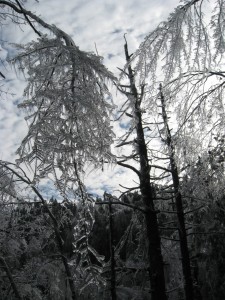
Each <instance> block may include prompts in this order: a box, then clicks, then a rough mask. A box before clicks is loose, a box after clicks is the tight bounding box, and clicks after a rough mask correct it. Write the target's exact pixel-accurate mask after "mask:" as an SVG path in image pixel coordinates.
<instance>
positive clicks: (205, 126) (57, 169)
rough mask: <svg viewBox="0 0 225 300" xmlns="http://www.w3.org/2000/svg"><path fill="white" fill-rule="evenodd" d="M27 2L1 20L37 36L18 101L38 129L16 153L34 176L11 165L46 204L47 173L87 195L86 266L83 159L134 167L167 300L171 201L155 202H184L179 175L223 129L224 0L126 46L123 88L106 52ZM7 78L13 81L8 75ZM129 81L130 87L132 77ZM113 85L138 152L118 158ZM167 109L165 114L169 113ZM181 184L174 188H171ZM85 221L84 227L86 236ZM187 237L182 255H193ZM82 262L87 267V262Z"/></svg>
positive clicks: (154, 286) (190, 5) (158, 290)
mask: <svg viewBox="0 0 225 300" xmlns="http://www.w3.org/2000/svg"><path fill="white" fill-rule="evenodd" d="M25 5H26V1H21V2H20V1H17V0H16V1H1V0H0V9H1V14H0V16H1V19H2V20H4V19H7V18H9V19H11V20H12V21H13V22H16V23H18V24H19V23H20V22H21V20H22V22H26V23H27V24H28V25H29V26H30V27H31V28H32V30H34V32H35V33H36V34H37V37H38V38H37V40H35V41H31V42H30V43H28V44H26V45H17V49H18V52H17V55H16V57H14V59H13V62H15V64H16V66H17V67H18V68H19V69H20V70H21V71H22V72H24V73H25V75H26V78H27V87H26V89H25V92H24V100H23V102H22V103H21V104H20V105H19V106H20V107H21V108H23V109H24V110H26V112H27V117H26V119H27V121H28V124H29V128H28V132H27V134H26V136H25V138H24V139H23V141H22V142H21V145H20V147H19V149H18V150H17V153H18V155H19V160H18V163H19V164H21V165H22V164H23V163H26V164H28V165H30V166H32V168H33V169H34V174H33V178H32V179H28V178H26V176H24V174H23V173H22V174H23V176H22V177H21V175H20V174H21V173H17V171H15V169H14V168H11V166H10V165H9V164H8V163H4V162H2V163H1V164H2V166H3V167H4V168H6V169H7V170H9V171H11V172H12V174H14V175H15V176H17V175H19V176H20V177H19V178H20V179H21V180H22V179H24V180H23V181H24V182H25V183H27V184H28V185H29V186H30V187H31V189H33V191H34V192H35V193H36V194H37V195H38V196H39V197H40V200H41V202H42V203H43V205H44V206H45V207H46V209H48V207H47V205H46V203H45V200H44V198H43V197H42V195H41V194H40V193H39V191H38V189H37V186H36V184H37V182H38V181H39V180H41V178H45V177H46V176H47V175H48V174H51V175H52V176H53V177H54V180H55V186H56V188H57V189H58V190H59V191H60V193H61V194H62V196H63V197H64V199H65V200H67V195H68V194H67V192H68V191H70V193H71V191H72V192H73V195H74V196H75V197H77V199H79V200H80V203H82V204H83V205H82V208H81V213H80V219H79V220H78V222H77V224H79V226H80V227H81V231H80V232H81V234H82V236H81V239H82V243H81V244H82V245H81V244H79V243H78V244H79V245H78V246H77V248H76V250H77V251H78V252H79V249H78V248H79V247H80V246H81V248H82V250H81V251H80V253H81V252H82V253H83V254H84V255H83V258H84V260H85V263H89V261H88V258H87V257H88V256H86V254H87V253H88V252H87V251H88V247H89V246H88V234H89V231H90V227H91V225H90V224H92V212H91V205H92V201H90V198H89V196H88V195H87V193H86V190H85V187H84V186H83V183H82V181H81V174H82V172H83V170H84V168H83V167H84V164H87V163H89V164H92V165H94V166H95V167H100V166H102V164H103V163H111V162H115V163H118V164H119V165H120V166H122V167H125V168H128V169H131V170H133V171H134V172H135V173H136V175H137V176H138V177H139V186H138V187H137V188H140V192H141V196H142V200H143V206H144V207H141V209H143V211H144V213H145V221H146V230H147V237H148V243H149V248H148V251H149V252H148V255H149V275H150V276H149V277H150V285H151V289H150V293H151V299H153V300H159V299H160V300H162V299H167V298H168V297H167V290H166V285H165V277H164V262H163V258H162V249H161V240H160V230H159V224H158V222H159V221H158V219H159V217H158V214H160V209H161V210H162V206H163V205H161V207H160V205H158V204H157V205H155V204H156V203H158V202H157V200H159V199H158V198H159V197H160V198H163V200H166V195H167V193H169V192H171V193H172V196H175V197H176V200H179V199H178V198H179V196H181V193H182V190H181V185H182V184H181V185H180V182H179V180H180V179H181V178H182V177H184V176H185V175H186V176H188V174H189V173H188V171H190V170H192V169H193V168H194V166H195V164H196V163H197V161H198V157H199V155H200V156H202V155H203V154H204V153H205V152H206V151H207V149H208V147H209V145H212V146H214V144H215V142H214V139H213V137H214V136H215V135H216V134H217V133H218V132H220V131H224V125H225V124H224V120H225V118H224V117H225V112H224V82H225V81H224V78H225V71H223V69H222V68H223V66H224V50H225V36H224V34H225V33H224V29H225V17H224V16H225V2H224V0H212V1H206V0H190V1H186V0H185V1H183V2H182V3H181V5H180V6H178V7H177V8H176V9H175V11H174V13H172V14H171V15H170V17H169V19H168V20H167V21H165V22H162V23H161V24H160V25H159V26H158V27H157V28H156V29H155V30H153V31H152V32H150V33H149V34H148V35H147V36H146V38H145V40H144V42H143V43H142V44H141V45H140V47H139V49H138V50H137V51H136V52H135V53H134V54H133V55H130V54H129V53H128V49H127V44H126V47H125V54H126V65H125V67H124V69H123V71H122V79H121V81H120V84H118V81H117V79H116V78H115V77H114V76H113V74H112V73H110V72H109V71H108V70H107V69H106V68H105V66H104V65H103V64H102V58H100V57H99V56H97V55H94V54H92V53H86V52H84V51H81V50H80V49H79V48H78V46H77V45H76V44H75V43H74V41H73V40H72V38H71V37H70V36H69V35H68V34H67V33H66V32H64V31H62V30H61V29H60V28H58V27H56V26H54V25H50V24H48V23H46V22H45V21H44V20H43V19H41V18H40V17H38V16H36V15H35V14H33V13H32V12H30V11H27V10H26V9H25ZM37 24H38V26H36V25H37ZM37 28H38V29H37ZM134 65H136V67H135V68H134V70H133V69H132V66H134ZM0 75H1V76H2V77H3V78H4V74H0ZM125 78H127V79H128V84H127V82H125V83H124V80H125ZM112 81H114V82H116V85H117V87H118V89H119V90H120V91H121V92H122V93H123V94H125V95H126V97H127V101H126V103H125V105H124V106H123V109H122V111H123V112H122V117H126V118H128V119H130V121H131V122H130V128H129V130H128V131H127V133H126V134H125V135H124V136H123V137H122V138H121V139H120V144H119V146H121V147H122V146H126V147H129V145H132V146H133V149H132V153H131V154H130V155H127V153H126V155H123V156H122V157H120V158H118V159H117V161H116V159H115V156H113V155H112V154H111V149H110V147H111V145H112V144H113V139H114V136H115V133H114V132H113V130H112V127H111V124H110V115H111V113H112V110H113V109H114V105H113V102H112V98H111V95H110V93H109V91H108V85H107V83H108V82H112ZM159 83H163V99H165V101H166V109H167V111H166V120H165V118H164V119H163V120H162V118H161V117H162V116H160V115H159V101H158V95H159V93H158V86H159ZM161 96H162V95H161ZM161 100H162V97H161ZM163 105H164V104H163V103H161V108H162V107H163ZM161 113H162V114H164V116H165V111H162V112H161ZM165 121H166V122H165ZM168 138H169V139H170V141H168ZM165 140H166V141H167V143H165ZM165 145H166V146H167V148H166V149H165ZM130 161H133V162H132V163H131V164H130V163H128V162H130ZM162 161H163V163H162ZM138 164H139V165H138ZM174 171H176V172H174ZM21 172H22V171H21ZM168 172H169V175H168ZM171 173H172V176H171ZM174 174H175V175H174ZM222 175H224V174H222ZM174 180H175V181H176V182H177V183H178V184H174ZM172 181H173V188H174V190H172V191H171V190H168V187H169V186H170V185H171V182H172ZM156 182H157V184H161V185H165V186H166V188H167V189H166V192H164V193H163V192H162V191H163V189H161V190H160V193H159V192H158V193H157V192H156V191H155V190H154V188H153V185H154V184H156ZM181 182H182V181H181ZM209 186H210V185H209ZM170 187H171V186H170ZM192 190H193V189H192ZM164 191H165V190H164ZM190 194H191V193H190ZM162 195H163V196H162ZM186 196H187V195H186ZM169 199H170V197H169ZM178 202H179V201H178ZM178 202H177V203H178ZM181 208H182V207H181ZM177 213H178V219H179V215H182V214H183V213H184V212H183V211H182V209H181V211H178V212H177ZM49 216H50V217H51V219H52V222H53V226H54V229H55V234H56V239H57V243H58V247H59V249H61V248H62V245H61V236H60V233H59V232H58V231H59V227H58V223H57V220H56V219H55V218H54V215H51V211H49ZM182 222H183V225H184V220H183V221H182ZM178 224H181V223H179V222H178ZM89 225H90V226H89ZM183 225H182V226H183ZM79 226H77V227H76V230H75V235H77V236H79V233H78V230H79V228H78V227H79ZM86 226H87V227H86ZM185 230H186V229H185V227H183V228H180V231H179V233H180V237H181V235H182V234H184V235H185V234H186V233H185V232H184V231H185ZM185 243H186V246H185V247H186V248H185V251H184V252H182V251H181V252H182V254H184V253H186V254H188V245H187V241H186V242H185ZM83 245H84V246H85V245H86V246H85V247H86V248H85V247H84V248H83ZM84 249H85V250H84ZM89 250H90V251H92V249H91V248H89ZM93 253H94V251H93ZM61 256H62V260H63V263H64V266H65V269H66V270H67V276H68V280H69V284H70V289H71V294H72V298H73V299H75V298H76V297H77V291H75V286H74V282H73V278H72V275H71V272H70V267H71V266H70V265H69V263H68V261H67V260H66V259H65V260H64V258H63V255H62V253H61ZM182 259H183V261H184V260H185V258H184V257H182ZM83 266H84V264H82V263H80V264H79V268H82V267H83ZM85 267H86V266H85ZM189 267H190V264H189ZM87 270H88V269H87ZM87 270H86V271H87ZM85 274H86V275H87V272H86V273H85ZM188 277H189V278H188ZM184 278H185V280H184V285H185V287H184V290H185V297H186V300H191V299H194V295H193V291H191V290H190V289H192V283H191V278H190V268H189V270H188V272H187V273H186V274H185V270H184ZM187 280H189V283H188V284H187ZM12 284H13V283H12ZM15 292H16V290H15ZM115 297H116V295H115V293H114V299H115Z"/></svg>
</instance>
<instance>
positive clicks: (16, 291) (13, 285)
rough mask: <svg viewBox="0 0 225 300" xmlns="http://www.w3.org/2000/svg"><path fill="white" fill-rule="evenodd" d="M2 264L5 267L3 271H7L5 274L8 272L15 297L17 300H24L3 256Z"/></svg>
mask: <svg viewBox="0 0 225 300" xmlns="http://www.w3.org/2000/svg"><path fill="white" fill-rule="evenodd" d="M0 263H1V264H2V265H3V269H4V270H5V272H6V274H7V276H8V278H9V281H10V283H11V286H12V289H13V291H14V294H15V296H16V299H19V300H22V297H21V296H20V293H19V291H18V289H17V286H16V284H15V282H14V279H13V277H12V274H11V271H10V269H9V267H8V265H7V263H6V261H5V260H4V258H3V257H1V256H0Z"/></svg>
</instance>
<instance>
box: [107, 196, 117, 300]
mask: <svg viewBox="0 0 225 300" xmlns="http://www.w3.org/2000/svg"><path fill="white" fill-rule="evenodd" d="M111 201H112V200H111V198H110V197H109V244H110V260H111V296H112V300H116V299H117V298H116V271H115V267H116V263H115V251H114V250H115V249H114V226H113V215H112V203H111Z"/></svg>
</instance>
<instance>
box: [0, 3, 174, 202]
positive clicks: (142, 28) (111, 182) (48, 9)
mask: <svg viewBox="0 0 225 300" xmlns="http://www.w3.org/2000/svg"><path fill="white" fill-rule="evenodd" d="M177 5H179V1H178V0H158V1H157V0H139V1H135V0H113V1H112V0H70V1H69V0H64V1H62V0H39V1H38V3H37V2H36V1H34V0H29V1H27V3H26V5H25V6H26V8H27V9H28V10H30V11H32V12H34V13H35V14H36V15H38V16H40V17H41V18H42V19H43V20H44V21H46V22H47V23H49V24H55V25H56V26H58V27H59V28H61V29H62V30H64V31H65V32H66V33H67V34H69V35H70V36H72V37H73V40H74V42H75V44H76V45H78V46H79V47H80V49H81V50H84V51H91V52H95V53H96V52H97V53H98V54H99V55H101V56H103V57H104V64H105V65H106V66H107V68H108V69H109V70H110V71H111V72H113V73H114V74H115V75H118V74H119V71H118V67H119V68H122V67H123V66H124V64H125V59H124V52H123V45H124V38H123V35H124V34H125V33H127V40H128V45H129V49H130V53H131V52H133V51H135V50H137V48H138V46H139V45H140V43H141V42H142V41H143V40H144V37H145V36H146V35H147V34H148V33H149V32H150V31H151V30H153V29H154V28H155V27H156V26H157V25H158V24H159V23H160V22H161V21H163V20H166V19H167V17H168V16H169V13H171V12H173V10H174V8H175V7H176V6H177ZM0 11H1V9H0ZM36 38H37V37H36V36H35V35H34V33H33V31H32V30H31V29H30V27H24V26H22V27H21V26H18V25H17V24H12V23H11V22H7V21H5V25H4V24H3V25H2V26H1V28H0V40H1V48H0V50H1V51H0V59H1V64H0V71H1V72H2V73H3V74H4V75H5V77H6V79H2V80H0V89H1V91H2V93H1V100H0V140H1V143H0V159H2V160H7V161H11V162H14V161H15V159H16V158H17V156H16V154H15V152H16V150H17V148H18V146H19V145H20V142H21V141H22V139H23V137H24V136H25V134H26V131H27V125H26V122H25V121H24V115H23V112H22V111H20V110H19V109H18V108H17V104H18V103H19V102H20V101H21V99H22V97H23V89H24V87H25V79H24V78H23V76H21V74H19V73H18V72H17V71H16V69H15V68H14V67H13V66H11V65H10V64H7V63H5V62H4V60H5V59H6V58H8V57H12V55H13V53H14V50H13V46H12V44H11V43H26V42H29V41H30V40H32V39H36ZM113 96H114V102H115V104H116V105H118V106H119V105H121V103H122V101H123V99H121V97H119V96H118V95H117V94H115V93H114V95H113ZM121 126H122V125H121V124H119V123H117V124H114V128H115V131H116V132H117V133H119V131H120V130H121ZM136 181H137V178H136V177H135V175H134V174H132V172H131V171H127V170H125V169H122V168H121V167H118V166H110V167H107V166H106V167H105V168H104V171H102V170H91V169H88V170H87V173H86V175H85V177H84V182H85V185H86V186H87V188H88V191H89V192H91V193H94V194H98V195H100V196H101V195H102V194H103V193H104V191H105V190H107V191H108V192H111V193H113V194H116V195H118V194H119V191H118V190H120V191H124V189H122V188H121V187H120V186H119V185H120V184H122V185H124V186H129V187H132V186H137V184H136ZM45 193H47V196H48V197H51V193H52V191H51V190H48V191H47V192H46V189H45Z"/></svg>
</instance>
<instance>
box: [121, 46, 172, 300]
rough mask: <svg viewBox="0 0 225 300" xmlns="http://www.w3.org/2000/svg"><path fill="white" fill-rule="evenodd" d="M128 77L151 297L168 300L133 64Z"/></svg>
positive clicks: (139, 98) (127, 56) (127, 59)
mask: <svg viewBox="0 0 225 300" xmlns="http://www.w3.org/2000/svg"><path fill="white" fill-rule="evenodd" d="M124 49H125V56H126V61H127V63H128V64H129V63H130V55H129V53H128V46H127V42H126V43H125V45H124ZM128 78H129V81H130V91H131V94H132V97H133V100H134V103H135V109H134V118H135V122H136V135H137V139H136V143H137V147H138V154H139V158H140V175H139V177H140V190H141V195H142V200H143V202H144V205H145V207H146V209H147V213H146V215H145V222H146V229H147V235H148V242H149V249H148V254H149V267H150V271H149V275H150V284H151V295H152V296H151V299H152V300H166V299H167V296H166V287H165V276H164V264H163V258H162V253H161V241H160V235H159V228H158V220H157V213H156V211H155V208H154V201H153V190H152V186H151V183H150V165H149V162H148V152H147V146H146V143H145V137H144V130H143V126H142V114H141V110H140V104H141V100H142V96H143V95H142V96H140V97H139V95H138V92H137V88H136V85H135V82H134V74H133V70H132V68H131V65H128Z"/></svg>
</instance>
